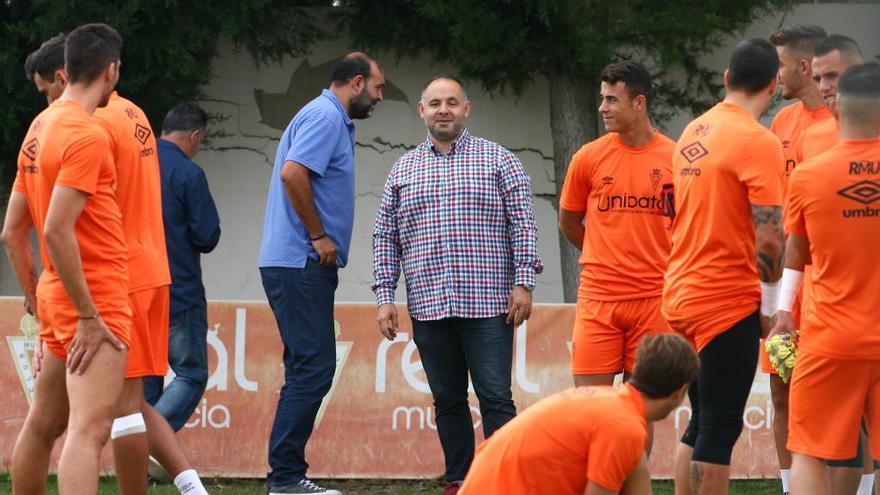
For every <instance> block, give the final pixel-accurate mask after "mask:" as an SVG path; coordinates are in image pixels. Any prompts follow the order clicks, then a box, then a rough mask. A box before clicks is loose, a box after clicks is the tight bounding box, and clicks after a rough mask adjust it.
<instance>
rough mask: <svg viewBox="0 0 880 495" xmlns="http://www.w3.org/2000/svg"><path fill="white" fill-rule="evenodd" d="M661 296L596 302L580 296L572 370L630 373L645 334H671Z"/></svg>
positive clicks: (580, 372) (587, 372)
mask: <svg viewBox="0 0 880 495" xmlns="http://www.w3.org/2000/svg"><path fill="white" fill-rule="evenodd" d="M660 301H661V298H660V297H659V296H657V297H647V298H643V299H627V300H623V301H596V300H592V299H578V302H577V306H576V309H575V316H574V335H573V337H572V345H571V373H572V374H573V375H598V374H607V373H620V372H621V371H626V372H627V373H631V372H632V370H633V366H634V365H635V361H636V349H637V348H638V346H639V344H640V343H641V341H642V337H644V336H645V335H654V334H658V333H671V332H672V327H670V326H669V323H667V322H666V319H665V318H663V315H662V314H661V313H660Z"/></svg>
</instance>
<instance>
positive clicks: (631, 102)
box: [599, 81, 646, 132]
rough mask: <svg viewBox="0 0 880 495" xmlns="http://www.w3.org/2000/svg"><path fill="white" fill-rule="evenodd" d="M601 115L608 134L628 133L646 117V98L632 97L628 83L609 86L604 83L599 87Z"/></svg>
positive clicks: (619, 82) (621, 82)
mask: <svg viewBox="0 0 880 495" xmlns="http://www.w3.org/2000/svg"><path fill="white" fill-rule="evenodd" d="M599 97H600V99H601V101H602V103H600V104H599V113H600V114H601V115H602V122H603V123H604V124H605V130H606V131H608V132H626V131H628V130H629V129H630V128H631V127H632V126H633V124H634V123H635V122H637V121H638V120H639V119H640V118H643V117H644V113H645V111H646V109H645V97H644V96H642V95H637V96H635V97H634V98H632V97H630V94H629V91H628V90H627V88H626V83H624V82H623V81H618V82H616V83H614V84H609V83H607V82H605V81H602V84H601V86H600V87H599Z"/></svg>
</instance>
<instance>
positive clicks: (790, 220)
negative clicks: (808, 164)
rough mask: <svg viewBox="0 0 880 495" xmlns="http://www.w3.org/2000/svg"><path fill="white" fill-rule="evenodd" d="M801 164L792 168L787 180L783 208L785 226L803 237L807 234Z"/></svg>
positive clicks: (804, 184)
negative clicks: (792, 170)
mask: <svg viewBox="0 0 880 495" xmlns="http://www.w3.org/2000/svg"><path fill="white" fill-rule="evenodd" d="M804 174H805V171H804V170H803V165H802V166H800V167H798V168H796V169H794V172H792V174H791V179H790V180H789V182H788V198H787V200H788V201H787V202H786V204H787V205H788V207H787V208H786V210H785V227H786V229H787V230H788V231H789V232H791V233H792V234H795V235H799V236H801V237H804V236H806V235H807V224H806V222H804V187H805V186H806V185H807V183H806V182H805V180H804V178H803V176H804Z"/></svg>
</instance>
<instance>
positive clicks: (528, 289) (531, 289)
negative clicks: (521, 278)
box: [516, 284, 535, 294]
mask: <svg viewBox="0 0 880 495" xmlns="http://www.w3.org/2000/svg"><path fill="white" fill-rule="evenodd" d="M516 285H517V287H522V288H523V289H525V290H526V292H528V293H529V294H531V293H532V292H535V284H516Z"/></svg>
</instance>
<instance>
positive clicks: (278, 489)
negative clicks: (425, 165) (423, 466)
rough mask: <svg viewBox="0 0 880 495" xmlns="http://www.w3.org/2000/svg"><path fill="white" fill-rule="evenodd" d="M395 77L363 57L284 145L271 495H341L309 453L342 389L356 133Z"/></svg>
mask: <svg viewBox="0 0 880 495" xmlns="http://www.w3.org/2000/svg"><path fill="white" fill-rule="evenodd" d="M384 85H385V75H384V73H383V71H382V68H381V67H380V66H379V64H378V63H377V62H376V61H375V60H372V59H371V58H369V57H368V56H366V55H365V54H363V53H360V52H355V53H351V54H348V55H346V56H345V57H343V58H342V59H340V60H339V62H337V63H336V65H335V66H334V67H333V75H332V77H331V82H330V88H329V89H325V90H324V91H322V92H321V95H320V96H318V97H317V98H315V99H314V100H312V101H311V102H309V103H308V104H307V105H306V106H304V107H303V108H302V109H301V110H300V111H299V112H298V113H297V114H296V116H294V118H293V120H292V121H291V122H290V125H288V126H287V129H286V130H285V131H284V134H283V135H282V136H281V141H280V142H279V143H278V152H277V153H276V156H275V166H274V168H273V169H272V180H271V182H270V184H269V199H268V201H267V205H266V218H265V222H264V224H263V241H262V245H261V246H260V260H259V267H260V275H261V277H262V280H263V289H264V290H265V291H266V296H267V297H268V299H269V305H270V306H271V307H272V312H273V313H274V314H275V320H276V321H277V322H278V330H279V332H280V334H281V341H282V342H283V344H284V386H283V387H282V388H281V395H280V397H279V399H278V408H277V410H276V411H275V422H274V423H273V425H272V433H271V434H270V437H269V466H270V467H271V468H272V471H271V472H270V473H269V476H268V485H269V494H270V495H273V494H278V495H282V494H283V495H287V494H300V493H310V494H324V495H338V494H339V492H338V491H336V490H326V489H324V488H321V487H319V486H318V485H316V484H314V483H313V482H312V481H310V480H309V479H308V478H307V477H306V470H307V469H308V463H306V461H305V447H306V442H307V441H308V439H309V436H311V434H312V428H313V427H314V423H315V417H316V415H317V413H318V409H319V408H320V406H321V401H322V400H323V398H324V395H325V394H326V393H327V391H329V390H330V385H331V384H332V382H333V374H334V372H335V369H336V342H335V335H334V332H333V303H334V293H335V291H336V285H337V283H338V281H339V279H338V277H337V270H338V269H339V268H341V267H344V266H345V265H346V263H347V262H348V252H349V247H350V245H351V232H352V228H353V224H354V142H355V141H354V123H353V122H352V119H365V118H368V117H369V116H370V115H371V114H372V112H373V108H374V107H375V106H376V104H377V103H378V102H379V101H381V100H382V88H383V86H384Z"/></svg>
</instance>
